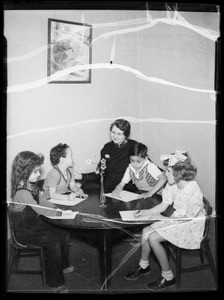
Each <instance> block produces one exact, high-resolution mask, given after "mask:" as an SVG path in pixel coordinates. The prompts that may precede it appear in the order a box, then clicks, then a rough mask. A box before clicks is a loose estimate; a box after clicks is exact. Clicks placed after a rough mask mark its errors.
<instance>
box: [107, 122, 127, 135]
mask: <svg viewBox="0 0 224 300" xmlns="http://www.w3.org/2000/svg"><path fill="white" fill-rule="evenodd" d="M114 126H116V127H117V128H119V129H120V130H122V131H123V133H124V135H125V137H126V138H128V137H129V135H130V132H131V125H130V123H129V122H128V121H126V120H124V119H117V120H116V121H114V122H113V123H112V124H111V125H110V131H111V130H112V128H113V127H114Z"/></svg>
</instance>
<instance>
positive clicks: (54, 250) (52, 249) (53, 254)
mask: <svg viewBox="0 0 224 300" xmlns="http://www.w3.org/2000/svg"><path fill="white" fill-rule="evenodd" d="M18 237H19V241H20V242H21V243H24V244H26V243H32V244H34V245H36V246H41V247H43V249H44V255H45V264H44V265H45V272H46V282H47V285H48V286H50V287H59V286H61V285H63V284H64V283H65V279H64V274H63V266H62V253H61V245H60V242H59V240H58V238H57V237H56V236H54V234H53V232H52V231H44V232H43V231H41V230H39V231H38V232H32V231H29V232H23V233H22V235H21V236H20V235H19V236H18Z"/></svg>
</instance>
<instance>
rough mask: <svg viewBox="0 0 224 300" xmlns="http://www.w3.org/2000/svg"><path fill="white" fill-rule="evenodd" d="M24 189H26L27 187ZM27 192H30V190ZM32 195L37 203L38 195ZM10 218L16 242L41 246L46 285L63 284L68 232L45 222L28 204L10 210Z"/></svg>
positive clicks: (67, 264)
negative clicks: (17, 209) (21, 207)
mask: <svg viewBox="0 0 224 300" xmlns="http://www.w3.org/2000/svg"><path fill="white" fill-rule="evenodd" d="M24 190H26V191H27V189H24ZM28 191H29V190H28ZM29 192H30V193H31V194H32V192H31V191H29ZM32 196H33V198H34V200H35V201H36V202H37V203H38V199H37V196H38V195H33V194H32ZM12 205H13V204H12ZM11 218H12V221H13V228H14V231H15V234H16V238H17V240H18V242H20V243H22V244H25V245H27V244H33V245H36V246H41V247H43V249H44V254H45V271H46V282H47V284H48V286H50V287H58V286H61V285H63V284H64V282H65V279H64V274H63V269H65V268H67V267H68V266H69V260H68V257H69V241H70V234H69V232H68V231H66V230H64V229H62V228H60V227H57V226H54V225H51V224H50V223H47V222H45V221H44V220H43V219H42V218H41V216H40V215H38V214H37V213H36V212H35V211H34V210H33V209H32V208H31V207H30V206H28V205H26V207H25V208H24V209H23V210H22V211H17V212H13V211H12V210H11Z"/></svg>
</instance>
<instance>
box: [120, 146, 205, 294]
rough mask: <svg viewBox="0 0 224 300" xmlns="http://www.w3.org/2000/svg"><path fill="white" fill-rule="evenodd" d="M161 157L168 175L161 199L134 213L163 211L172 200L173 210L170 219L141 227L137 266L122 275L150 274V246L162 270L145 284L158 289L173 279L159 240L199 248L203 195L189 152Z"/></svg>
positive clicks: (143, 214)
mask: <svg viewBox="0 0 224 300" xmlns="http://www.w3.org/2000/svg"><path fill="white" fill-rule="evenodd" d="M161 160H163V161H164V165H165V166H167V171H166V176H167V178H168V183H167V185H166V187H165V189H164V190H163V193H162V198H163V201H162V202H161V203H160V204H158V205H157V206H155V207H153V208H151V209H149V210H145V211H142V212H140V213H136V218H138V217H139V216H146V215H148V216H152V215H153V214H158V213H161V212H164V211H165V210H166V208H167V207H168V205H170V204H172V203H174V205H173V207H174V209H175V211H174V212H173V214H172V215H171V217H170V218H168V217H163V216H160V217H161V218H163V219H164V221H160V222H155V223H153V224H152V225H150V226H148V227H146V228H144V229H143V231H142V241H141V243H142V246H141V259H140V262H139V267H138V268H136V269H135V270H134V271H132V272H130V273H128V274H127V275H126V276H125V279H127V280H135V279H137V278H138V277H140V276H141V275H145V274H149V272H150V266H149V255H150V251H151V249H152V250H153V251H154V253H155V255H156V257H157V259H158V261H159V263H160V266H161V269H162V272H161V277H160V278H159V279H158V280H156V281H154V282H151V283H149V284H147V288H148V289H149V290H151V291H157V290H161V289H164V288H166V287H168V286H171V285H173V284H175V278H174V275H173V272H172V270H171V268H170V265H169V261H168V258H167V255H166V251H165V249H164V248H163V246H162V244H161V242H163V241H166V240H167V241H169V242H171V243H172V244H174V245H176V246H178V247H181V248H186V249H198V248H199V247H200V242H201V240H202V237H203V232H204V226H205V210H204V205H203V195H202V193H201V190H200V188H199V186H198V184H197V183H196V181H194V178H195V176H196V172H197V169H196V167H195V166H194V164H193V162H192V161H191V158H190V156H189V154H188V152H186V151H184V150H178V149H177V150H176V151H175V153H174V154H172V155H162V156H161ZM185 218H188V219H187V220H186V219H185ZM175 219H176V220H175ZM181 219H182V220H181Z"/></svg>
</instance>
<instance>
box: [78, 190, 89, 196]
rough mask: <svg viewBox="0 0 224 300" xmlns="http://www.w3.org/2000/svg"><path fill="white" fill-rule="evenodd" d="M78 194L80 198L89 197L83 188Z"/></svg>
mask: <svg viewBox="0 0 224 300" xmlns="http://www.w3.org/2000/svg"><path fill="white" fill-rule="evenodd" d="M77 196H79V197H80V198H87V197H88V195H87V194H85V193H84V192H83V190H82V189H79V190H78V192H77Z"/></svg>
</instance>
